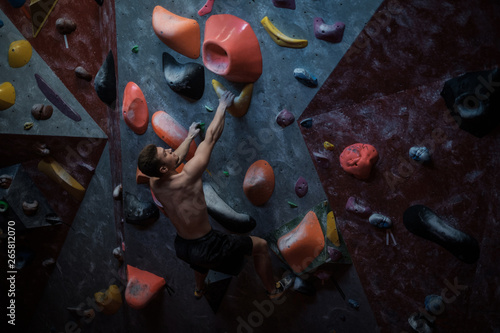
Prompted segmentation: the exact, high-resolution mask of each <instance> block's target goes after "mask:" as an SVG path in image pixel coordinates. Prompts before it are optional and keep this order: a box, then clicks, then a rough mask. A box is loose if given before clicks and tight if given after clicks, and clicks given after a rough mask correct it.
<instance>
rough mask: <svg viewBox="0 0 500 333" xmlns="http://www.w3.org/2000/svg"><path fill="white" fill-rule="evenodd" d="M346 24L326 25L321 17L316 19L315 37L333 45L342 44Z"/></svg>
mask: <svg viewBox="0 0 500 333" xmlns="http://www.w3.org/2000/svg"><path fill="white" fill-rule="evenodd" d="M344 29H345V24H344V23H342V22H335V23H334V24H326V23H325V22H324V21H323V19H322V18H321V17H315V18H314V36H316V38H317V39H321V40H325V41H327V42H331V43H340V42H341V41H342V37H344Z"/></svg>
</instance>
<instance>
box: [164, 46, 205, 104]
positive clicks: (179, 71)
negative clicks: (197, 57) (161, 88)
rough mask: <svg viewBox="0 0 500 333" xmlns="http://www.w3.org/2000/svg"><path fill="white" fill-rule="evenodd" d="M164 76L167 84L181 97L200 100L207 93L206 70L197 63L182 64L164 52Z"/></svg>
mask: <svg viewBox="0 0 500 333" xmlns="http://www.w3.org/2000/svg"><path fill="white" fill-rule="evenodd" d="M163 74H164V75H165V79H166V80H167V84H168V86H169V87H170V89H172V90H173V91H175V92H176V93H178V94H179V95H182V96H185V97H188V98H191V99H194V100H199V99H200V98H201V97H202V96H203V92H204V91H205V68H204V67H203V66H202V65H200V64H197V63H194V62H188V63H185V64H181V63H179V62H177V60H175V58H174V57H172V56H171V55H170V54H168V53H167V52H163Z"/></svg>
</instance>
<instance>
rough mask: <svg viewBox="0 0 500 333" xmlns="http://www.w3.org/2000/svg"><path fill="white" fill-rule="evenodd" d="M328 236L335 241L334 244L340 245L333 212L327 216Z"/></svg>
mask: <svg viewBox="0 0 500 333" xmlns="http://www.w3.org/2000/svg"><path fill="white" fill-rule="evenodd" d="M326 237H327V238H328V239H329V240H330V241H331V242H332V243H333V245H335V246H337V247H339V246H340V239H339V233H338V231H337V223H335V216H334V215H333V212H329V213H328V215H327V216H326Z"/></svg>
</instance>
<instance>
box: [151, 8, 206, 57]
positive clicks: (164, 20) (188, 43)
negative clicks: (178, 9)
mask: <svg viewBox="0 0 500 333" xmlns="http://www.w3.org/2000/svg"><path fill="white" fill-rule="evenodd" d="M153 30H154V32H155V34H156V36H158V38H160V40H161V41H162V42H163V43H165V44H166V45H167V46H168V47H170V48H171V49H172V50H174V51H176V52H179V53H180V54H182V55H185V56H186V57H189V58H191V59H197V58H198V57H199V56H200V43H201V37H200V35H201V33H200V25H199V24H198V22H196V21H195V20H193V19H188V18H185V17H182V16H178V15H175V14H174V13H172V12H170V11H168V10H166V9H165V8H163V7H161V6H156V7H155V8H154V10H153Z"/></svg>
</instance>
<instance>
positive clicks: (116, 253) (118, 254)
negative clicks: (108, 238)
mask: <svg viewBox="0 0 500 333" xmlns="http://www.w3.org/2000/svg"><path fill="white" fill-rule="evenodd" d="M113 256H114V257H115V258H116V259H117V260H118V261H119V262H120V263H122V262H123V251H122V249H121V248H120V247H119V246H118V247H116V248H114V249H113Z"/></svg>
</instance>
